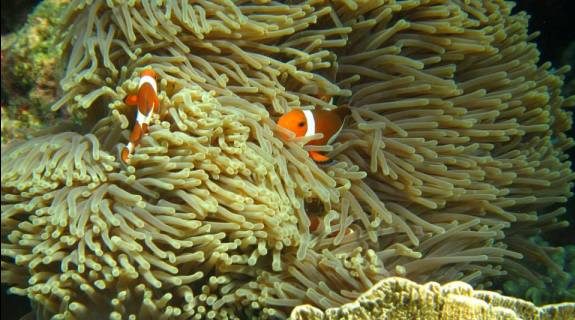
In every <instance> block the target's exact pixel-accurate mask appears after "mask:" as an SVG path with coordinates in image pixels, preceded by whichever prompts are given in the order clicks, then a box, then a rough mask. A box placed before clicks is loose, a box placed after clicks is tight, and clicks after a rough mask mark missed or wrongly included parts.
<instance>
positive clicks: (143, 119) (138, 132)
mask: <svg viewBox="0 0 575 320" xmlns="http://www.w3.org/2000/svg"><path fill="white" fill-rule="evenodd" d="M124 103H126V104H127V105H129V106H137V107H138V111H137V113H136V123H135V124H134V128H133V129H132V133H131V134H130V140H129V142H128V145H127V146H125V147H124V148H123V149H122V154H121V157H122V161H124V163H128V161H129V156H130V155H131V154H132V153H133V152H134V149H135V148H136V147H137V146H138V144H140V140H141V139H142V137H143V136H144V135H145V134H146V133H148V126H149V125H150V120H151V119H152V116H153V115H154V114H157V113H158V111H159V108H160V102H159V100H158V84H157V82H156V73H155V72H154V70H152V69H146V70H144V71H142V72H141V73H140V83H139V85H138V93H137V94H135V95H128V96H127V97H126V98H125V99H124Z"/></svg>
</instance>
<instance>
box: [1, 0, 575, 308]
mask: <svg viewBox="0 0 575 320" xmlns="http://www.w3.org/2000/svg"><path fill="white" fill-rule="evenodd" d="M510 10H511V5H510V3H507V2H504V1H497V0H484V1H459V0H410V1H393V0H380V1H351V0H350V1H347V0H344V1H333V2H331V1H316V0H312V1H290V2H289V3H288V4H280V3H277V2H269V1H255V2H254V3H252V2H250V1H240V2H238V3H233V2H231V1H223V0H222V1H198V2H195V3H187V2H181V1H170V0H169V1H165V2H162V3H158V2H150V1H129V2H122V1H116V2H115V1H103V0H94V1H84V0H77V1H72V3H71V4H70V5H69V6H68V9H67V11H66V13H65V16H64V19H63V22H62V27H61V28H62V31H63V40H62V41H63V48H64V52H65V59H64V61H65V63H66V69H65V75H64V77H63V79H62V80H61V88H62V90H63V92H62V94H61V98H60V100H59V101H58V102H56V103H55V104H54V105H53V106H52V109H53V110H59V109H61V108H65V109H66V110H67V111H68V112H69V113H70V114H73V115H74V116H75V117H76V118H77V119H79V120H78V121H79V122H80V124H81V126H80V127H79V128H77V129H76V130H75V131H72V132H71V131H66V132H57V131H58V128H54V132H53V133H52V134H48V135H44V136H40V137H37V138H34V139H31V140H28V141H26V142H23V143H20V144H17V145H13V146H12V147H11V148H9V149H7V150H6V151H5V152H3V153H2V234H3V237H2V256H3V260H2V282H4V283H9V284H11V285H12V287H11V288H10V290H11V292H13V293H16V294H20V295H26V296H28V297H29V298H30V299H31V301H32V302H33V306H34V309H35V312H36V313H37V315H38V316H39V317H40V318H44V317H51V316H57V317H63V318H66V317H78V318H79V317H85V316H90V317H93V318H102V317H109V318H111V319H120V318H123V317H124V316H128V317H138V318H154V319H155V318H160V317H166V318H182V319H185V318H198V319H200V318H218V319H223V318H240V317H243V316H252V317H261V318H266V317H279V318H284V317H287V315H288V314H289V312H290V311H291V310H292V308H293V307H295V306H297V305H300V304H304V303H307V304H311V305H313V306H316V307H319V308H321V309H326V308H330V307H338V306H340V305H342V304H344V303H347V302H350V301H353V300H354V299H356V298H357V297H358V296H359V295H360V294H362V293H364V292H365V291H367V290H368V289H369V288H371V287H372V286H373V285H374V284H375V283H376V282H378V281H380V280H381V279H386V278H389V277H393V276H401V277H405V278H407V279H410V280H413V281H417V282H427V281H438V282H442V283H443V282H448V281H452V280H462V281H465V282H468V283H471V284H474V285H477V286H478V287H483V286H489V285H490V284H491V280H492V279H494V278H495V277H502V276H516V274H521V275H522V276H523V277H526V278H527V279H528V280H529V281H531V282H532V283H534V285H538V286H543V285H544V282H545V278H544V277H543V278H541V277H539V275H537V274H534V273H533V272H531V271H529V270H528V269H527V268H525V267H524V263H525V261H526V260H527V261H529V260H534V261H538V262H539V263H545V264H547V265H548V266H549V267H550V268H556V269H558V270H557V272H558V273H559V274H562V275H563V276H565V272H563V271H562V270H560V268H559V267H558V266H557V264H555V263H554V262H553V261H552V260H551V259H550V258H549V257H548V255H547V253H546V252H545V250H543V249H542V248H540V247H538V246H536V245H533V244H531V243H530V242H529V241H527V240H526V239H527V237H529V236H531V235H534V234H536V233H539V232H541V231H549V230H552V229H555V228H559V227H562V226H564V225H565V223H564V222H562V221H560V220H559V217H560V216H561V214H563V213H564V212H565V209H564V208H562V207H561V205H560V204H561V203H563V202H565V201H566V200H567V198H568V197H569V196H571V194H572V193H571V187H572V181H573V179H574V178H575V174H574V173H573V172H572V171H571V170H570V168H569V162H568V161H567V156H566V155H565V153H564V151H565V150H566V149H568V148H569V147H571V146H572V145H573V144H574V141H573V139H571V138H569V137H567V136H566V135H565V132H566V131H567V130H569V129H570V128H571V119H570V114H569V113H568V112H566V111H565V110H564V109H563V108H564V107H566V106H570V105H573V104H574V102H575V99H574V98H573V97H571V98H567V99H566V98H563V97H562V96H561V86H562V75H563V74H564V73H565V72H566V71H567V70H568V68H561V69H557V70H555V69H551V66H550V64H548V63H545V64H542V65H540V66H538V65H537V63H538V51H537V48H536V46H535V45H534V44H533V43H531V40H532V39H533V38H534V36H535V35H528V34H527V31H526V26H527V16H526V15H525V14H517V15H511V13H510ZM143 68H153V69H154V70H155V71H156V72H157V73H158V75H159V79H160V84H159V90H160V95H159V98H160V104H161V111H160V115H159V119H158V120H157V121H155V122H154V124H153V125H152V126H151V127H150V133H149V135H147V136H145V137H144V138H143V139H142V143H141V145H140V146H139V147H138V148H137V149H136V151H135V154H134V156H133V157H132V159H131V162H130V166H125V165H124V164H122V163H121V162H120V161H119V160H118V159H119V157H118V154H119V150H120V149H121V148H122V147H123V146H124V145H125V144H126V142H127V136H128V134H129V128H131V124H133V121H134V118H135V116H134V112H133V110H131V109H130V107H128V106H126V105H125V104H124V102H123V99H124V97H125V96H126V95H127V94H130V93H133V92H135V90H136V87H137V80H138V77H137V74H138V72H139V71H140V70H142V69H143ZM318 95H328V96H332V97H334V100H333V103H335V104H336V105H339V104H343V103H347V104H349V105H350V106H351V107H350V108H351V110H352V114H351V117H350V119H349V121H348V122H347V124H346V127H345V128H344V130H343V132H342V134H341V135H340V137H339V139H338V140H337V142H336V143H334V144H333V145H332V146H325V147H319V148H320V149H321V150H322V151H324V152H328V154H329V156H330V158H332V159H333V163H330V164H329V165H320V164H317V163H315V162H314V161H313V160H311V159H310V158H309V157H308V153H307V149H309V148H310V147H309V146H306V145H305V143H306V142H307V141H308V140H306V139H282V138H281V135H278V134H277V131H278V128H277V127H276V125H275V121H274V120H275V119H277V117H278V116H279V115H281V114H283V113H285V112H287V111H289V110H292V109H294V108H303V109H313V108H321V109H332V108H334V107H335V105H333V104H332V103H330V102H325V101H323V100H322V99H319V98H318V97H317V96H318ZM60 131H61V130H60ZM307 139H309V138H307ZM315 148H318V147H315ZM311 216H315V217H318V218H319V219H321V221H322V222H323V223H322V224H321V225H322V228H320V229H318V230H312V231H311V232H310V228H309V227H310V217H311ZM542 279H543V280H542Z"/></svg>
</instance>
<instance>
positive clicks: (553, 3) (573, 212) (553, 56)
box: [0, 0, 575, 320]
mask: <svg viewBox="0 0 575 320" xmlns="http://www.w3.org/2000/svg"><path fill="white" fill-rule="evenodd" d="M39 2H40V1H38V0H15V1H11V0H1V2H0V4H1V11H0V16H1V34H2V35H5V34H8V33H11V32H14V31H17V30H18V29H19V28H20V27H22V25H23V24H24V23H25V22H26V18H27V16H28V14H29V13H30V12H31V11H32V10H33V9H34V6H35V5H36V4H37V3H39ZM515 2H516V3H517V6H516V7H515V9H514V12H518V11H526V12H527V13H529V15H531V19H530V21H529V31H530V32H535V31H540V32H541V35H540V36H539V38H537V39H536V42H537V45H538V47H539V50H540V51H541V59H540V61H541V62H545V61H551V62H552V63H553V66H554V67H556V68H558V67H560V66H562V65H564V64H570V65H572V66H573V70H571V72H570V73H569V74H568V75H567V79H566V83H567V82H569V81H574V79H575V21H574V20H575V0H516V1H515ZM570 45H571V48H572V49H571V50H570V55H569V54H568V53H567V48H568V47H569V46H570ZM571 88H572V90H575V86H573V85H572V86H571ZM569 94H571V95H573V94H575V92H569ZM2 95H3V97H2V101H3V102H2V103H4V101H5V100H4V98H5V97H4V90H2ZM571 135H573V132H572V133H571ZM569 155H570V158H571V162H572V165H571V167H572V168H573V170H575V148H572V149H571V150H569ZM567 208H568V210H567V217H566V218H567V219H568V220H569V221H570V223H571V226H570V227H569V228H565V229H562V230H556V231H554V232H553V233H552V234H549V235H545V239H546V240H548V241H550V242H551V243H552V244H553V245H556V246H565V245H569V244H571V245H573V244H575V197H571V199H570V200H569V202H568V204H567ZM2 236H4V235H2ZM0 310H1V319H7V320H12V319H19V318H20V317H21V316H22V315H24V314H26V313H27V312H29V311H30V307H29V302H28V299H27V298H25V297H19V296H14V295H8V294H7V286H5V285H4V284H2V305H1V309H0Z"/></svg>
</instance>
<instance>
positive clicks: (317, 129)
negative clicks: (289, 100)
mask: <svg viewBox="0 0 575 320" xmlns="http://www.w3.org/2000/svg"><path fill="white" fill-rule="evenodd" d="M349 113H350V109H349V108H348V107H347V106H342V107H339V108H337V109H334V110H331V111H327V110H292V111H290V112H288V113H286V114H284V115H283V116H281V117H280V118H279V120H278V126H280V127H282V128H285V129H288V130H290V131H292V132H293V133H295V136H296V137H309V136H312V135H314V134H316V133H323V138H320V139H316V140H312V141H310V142H308V144H311V145H326V144H330V143H332V142H333V141H335V139H336V138H337V135H338V134H339V133H340V132H341V130H342V129H343V124H344V121H345V119H346V117H347V116H348V115H349ZM309 155H310V157H311V158H312V159H313V160H315V161H317V162H326V161H328V160H329V158H328V157H326V156H325V155H323V154H321V153H319V152H317V151H310V152H309Z"/></svg>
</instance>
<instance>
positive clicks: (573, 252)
mask: <svg viewBox="0 0 575 320" xmlns="http://www.w3.org/2000/svg"><path fill="white" fill-rule="evenodd" d="M530 241H531V242H534V243H535V244H536V245H537V246H539V247H542V248H545V249H547V250H550V251H552V253H551V254H550V258H551V259H552V260H553V261H554V262H555V263H556V265H558V266H561V268H560V269H559V270H557V269H550V270H538V271H537V272H538V273H539V274H544V275H548V276H549V277H550V279H549V281H547V282H546V283H543V286H536V285H534V284H533V283H532V282H531V281H529V280H527V279H525V278H520V277H519V278H517V279H510V280H507V281H505V282H504V283H503V289H504V292H505V293H506V294H508V295H512V296H515V297H525V298H526V299H529V300H530V301H532V302H533V303H534V304H536V305H541V304H544V303H552V302H555V301H575V279H574V278H575V246H573V245H569V246H566V247H561V248H551V247H549V244H548V243H547V242H545V241H544V240H543V239H541V237H533V238H532V239H530ZM543 267H544V265H533V266H532V267H531V268H532V269H534V270H537V269H541V268H543ZM561 270H564V271H565V272H562V271H561Z"/></svg>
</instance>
